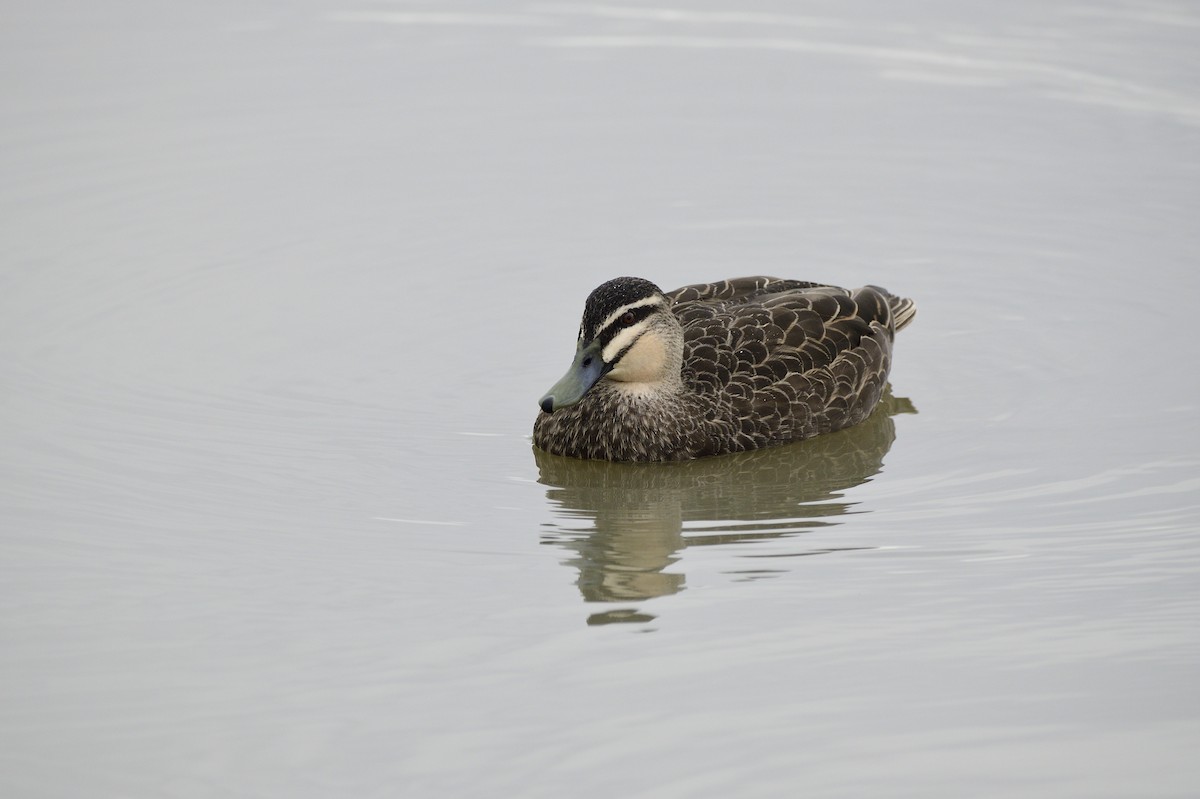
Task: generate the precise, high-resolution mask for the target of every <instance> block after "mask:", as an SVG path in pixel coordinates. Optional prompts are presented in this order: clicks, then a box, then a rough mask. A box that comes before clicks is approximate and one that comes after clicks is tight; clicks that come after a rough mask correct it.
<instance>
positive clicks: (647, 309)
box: [595, 305, 662, 346]
mask: <svg viewBox="0 0 1200 799" xmlns="http://www.w3.org/2000/svg"><path fill="white" fill-rule="evenodd" d="M661 310H662V306H661V305H643V306H641V307H640V308H630V309H629V310H628V311H627V312H625V313H623V314H621V315H620V316H618V317H617V318H616V319H615V320H613V321H612V322H611V323H610V324H609V326H608V327H606V328H604V329H603V330H601V331H599V332H598V333H597V335H596V336H595V338H599V339H600V343H601V344H602V345H604V346H607V345H608V342H610V341H612V340H613V337H614V336H616V335H617V334H618V333H620V332H621V331H622V330H624V329H625V328H627V327H632V326H633V325H636V324H637V323H638V322H640V321H642V320H643V319H646V318H648V317H649V316H650V315H651V314H655V313H658V312H659V311H661ZM627 316H632V317H633V321H631V322H629V323H628V324H626V323H625V318H626V317H627Z"/></svg>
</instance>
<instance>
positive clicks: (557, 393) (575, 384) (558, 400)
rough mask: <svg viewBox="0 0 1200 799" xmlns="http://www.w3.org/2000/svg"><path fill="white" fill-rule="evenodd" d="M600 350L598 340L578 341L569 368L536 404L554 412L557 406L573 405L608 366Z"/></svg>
mask: <svg viewBox="0 0 1200 799" xmlns="http://www.w3.org/2000/svg"><path fill="white" fill-rule="evenodd" d="M600 350H601V346H600V342H599V341H592V342H590V343H588V344H587V345H584V344H583V343H582V342H580V344H579V346H578V347H576V348H575V360H574V361H573V362H572V363H571V368H570V369H568V370H567V373H566V374H565V375H563V376H562V379H561V380H559V381H558V382H557V383H555V384H554V385H553V386H552V387H551V388H550V390H549V391H547V392H546V396H544V397H542V398H541V399H540V400H538V405H540V406H541V407H542V410H543V411H545V412H546V413H554V412H555V411H556V410H558V409H559V408H566V407H567V406H568V405H574V404H575V403H577V402H579V401H580V400H581V399H583V395H584V394H586V393H588V390H589V389H590V388H591V387H592V386H594V385H596V383H598V382H599V381H600V378H602V377H604V375H605V373H606V372H607V371H608V368H607V367H606V365H605V363H604V359H602V358H601V357H600Z"/></svg>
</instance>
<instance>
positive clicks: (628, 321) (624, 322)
mask: <svg viewBox="0 0 1200 799" xmlns="http://www.w3.org/2000/svg"><path fill="white" fill-rule="evenodd" d="M635 318H636V317H634V315H633V311H626V312H625V314H624V316H622V317H621V327H629V326H630V325H632V324H633V320H634V319H635Z"/></svg>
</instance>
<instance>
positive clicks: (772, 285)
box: [666, 275, 824, 306]
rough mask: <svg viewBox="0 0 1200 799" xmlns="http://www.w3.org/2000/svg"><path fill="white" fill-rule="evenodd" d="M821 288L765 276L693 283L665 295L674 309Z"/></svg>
mask: <svg viewBox="0 0 1200 799" xmlns="http://www.w3.org/2000/svg"><path fill="white" fill-rule="evenodd" d="M823 285H824V284H822V283H811V282H809V281H806V280H784V279H782V278H778V277H768V276H766V275H752V276H750V277H735V278H731V279H730V280H718V281H717V282H716V283H693V284H692V285H690V286H683V287H682V288H677V289H675V290H674V291H668V292H666V297H667V300H668V301H670V303H671V304H672V305H673V306H678V305H681V304H686V303H693V302H702V303H714V304H716V303H725V302H734V303H738V302H749V301H753V300H755V299H756V298H759V297H762V296H765V295H768V294H778V293H781V292H785V291H790V290H794V289H807V288H817V287H821V286H823Z"/></svg>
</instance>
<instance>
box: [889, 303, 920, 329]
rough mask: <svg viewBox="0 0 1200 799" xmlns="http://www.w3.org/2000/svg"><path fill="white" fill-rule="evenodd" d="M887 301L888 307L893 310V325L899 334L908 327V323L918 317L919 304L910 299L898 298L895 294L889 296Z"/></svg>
mask: <svg viewBox="0 0 1200 799" xmlns="http://www.w3.org/2000/svg"><path fill="white" fill-rule="evenodd" d="M887 301H888V307H890V308H891V309H892V324H893V325H894V326H895V329H896V332H897V333H898V332H900V331H901V330H903V329H904V328H906V327H908V323H909V322H911V321H912V320H913V317H914V316H916V315H917V304H916V303H915V302H913V301H912V300H910V299H909V298H908V297H897V296H895V295H894V294H890V295H888V298H887Z"/></svg>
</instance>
